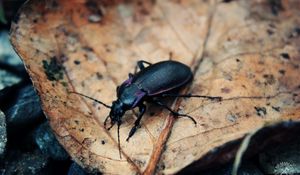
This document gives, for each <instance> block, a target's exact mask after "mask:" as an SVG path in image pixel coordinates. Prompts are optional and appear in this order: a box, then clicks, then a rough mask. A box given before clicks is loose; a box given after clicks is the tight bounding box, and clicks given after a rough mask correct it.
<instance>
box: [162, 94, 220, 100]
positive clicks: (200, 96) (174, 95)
mask: <svg viewBox="0 0 300 175" xmlns="http://www.w3.org/2000/svg"><path fill="white" fill-rule="evenodd" d="M161 97H186V98H191V97H195V98H206V99H209V100H216V101H221V100H222V97H220V96H206V95H195V94H162V95H161Z"/></svg>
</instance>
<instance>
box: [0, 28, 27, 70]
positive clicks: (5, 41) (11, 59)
mask: <svg viewBox="0 0 300 175" xmlns="http://www.w3.org/2000/svg"><path fill="white" fill-rule="evenodd" d="M0 43H1V44H0V63H5V64H8V65H11V66H22V67H23V69H24V66H23V63H22V61H21V59H20V57H19V56H18V54H17V53H16V52H15V51H14V49H13V47H12V45H11V43H10V41H9V35H8V32H7V31H0Z"/></svg>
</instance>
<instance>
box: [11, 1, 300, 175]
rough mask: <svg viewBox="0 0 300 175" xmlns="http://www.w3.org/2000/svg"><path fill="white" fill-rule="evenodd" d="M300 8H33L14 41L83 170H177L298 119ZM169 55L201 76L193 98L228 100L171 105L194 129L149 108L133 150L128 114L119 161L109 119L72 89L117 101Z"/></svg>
mask: <svg viewBox="0 0 300 175" xmlns="http://www.w3.org/2000/svg"><path fill="white" fill-rule="evenodd" d="M299 8H300V3H299V1H296V0H295V1H284V0H283V1H267V0H265V1H261V0H257V1H246V0H244V1H224V2H223V1H214V0H209V1H196V0H181V1H180V0H178V1H176V0H172V1H171V0H170V1H164V0H157V1H125V2H122V1H117V0H115V1H106V0H103V1H101V2H98V1H91V0H80V1H79V0H78V1H71V2H70V1H67V0H60V1H38V0H32V1H29V2H27V3H26V4H25V5H24V7H23V8H22V9H21V10H20V14H19V16H18V19H16V21H15V24H13V25H12V30H11V40H12V43H13V45H14V47H15V49H16V51H17V52H18V54H19V55H20V56H21V57H22V58H23V60H24V64H25V66H26V68H27V71H28V72H29V74H30V76H31V78H32V81H33V83H34V86H35V87H36V89H37V91H38V93H39V95H40V97H41V101H42V105H43V109H44V112H45V114H46V115H47V117H48V119H49V121H50V124H51V126H52V128H53V130H54V131H55V134H56V136H57V138H58V139H59V141H60V143H61V144H62V145H63V146H64V147H65V148H66V150H67V151H68V152H69V154H70V155H71V156H72V158H73V159H74V160H76V161H77V162H78V163H79V164H80V165H82V166H84V167H86V168H88V169H90V170H98V171H101V172H103V173H105V174H140V173H144V174H153V173H158V174H174V173H176V172H179V171H180V170H182V169H183V168H185V167H187V166H188V165H190V164H191V163H195V162H197V161H198V160H201V158H202V157H203V156H205V155H207V154H214V153H213V151H212V152H210V151H211V150H214V149H215V148H218V147H220V146H222V145H224V144H225V143H228V142H231V141H235V140H238V139H241V138H242V137H243V136H244V135H245V134H246V133H248V132H250V131H252V130H255V129H256V128H259V127H261V126H263V125H264V124H265V123H266V122H274V121H281V120H298V119H299V114H300V108H299V107H300V103H299V102H300V94H299V91H300V79H299V72H300V69H299V65H300V64H299V63H300V59H299V58H300V57H299V46H298V45H299V43H300V42H299V41H300V39H299V38H300V36H299V35H300V28H299V26H300V25H299V24H300V21H299V20H300V18H299ZM170 58H171V59H174V60H178V61H180V62H183V63H185V64H187V65H189V66H191V68H192V69H193V70H194V72H195V78H194V81H193V83H192V84H191V85H190V87H188V88H187V89H185V90H184V91H190V92H191V93H193V94H202V95H211V96H222V97H223V100H222V101H221V102H216V101H208V100H203V99H197V98H194V99H191V98H190V99H179V100H177V101H176V102H174V105H173V106H172V107H173V109H180V112H183V113H188V114H189V115H191V116H193V117H194V118H195V119H196V120H197V122H198V124H197V126H196V127H195V126H194V125H193V124H192V122H191V121H190V120H188V119H186V118H178V119H175V118H174V117H173V116H172V115H170V114H169V113H168V112H167V111H165V110H162V109H160V108H158V107H155V106H151V105H150V106H148V110H147V113H146V114H145V116H144V117H143V119H142V126H141V128H140V129H139V130H138V131H137V133H136V134H135V135H134V136H133V137H132V139H131V140H130V141H129V142H126V141H125V139H126V137H127V135H128V132H129V130H130V129H131V127H132V125H133V123H134V120H135V117H134V114H133V113H132V112H128V113H126V115H125V116H124V117H123V121H124V122H123V124H122V125H121V130H120V133H121V149H122V160H120V158H119V153H118V146H117V141H116V140H117V132H116V128H113V129H112V130H110V131H107V130H105V129H104V128H103V121H104V119H105V117H106V116H107V114H108V112H109V111H108V110H107V109H106V108H104V107H103V106H101V105H100V104H96V103H94V102H92V101H90V100H88V99H85V98H82V97H80V96H77V95H74V94H69V93H68V91H70V90H75V91H77V92H80V93H83V94H86V95H88V96H91V97H93V98H96V99H100V100H102V101H104V102H105V103H108V104H109V103H111V102H112V101H113V100H115V99H116V93H115V91H116V86H117V85H119V84H120V83H122V82H123V81H124V80H125V79H126V78H127V76H128V73H130V72H133V69H134V67H135V64H136V61H137V60H140V59H144V60H147V61H149V62H152V63H155V62H158V61H161V60H166V59H170ZM153 113H154V114H153ZM150 114H153V115H150ZM233 156H234V152H232V153H231V154H228V157H227V159H228V160H229V159H231V158H232V157H233Z"/></svg>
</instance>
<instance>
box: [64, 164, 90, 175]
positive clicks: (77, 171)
mask: <svg viewBox="0 0 300 175" xmlns="http://www.w3.org/2000/svg"><path fill="white" fill-rule="evenodd" d="M68 175H88V173H87V172H85V171H84V169H83V168H81V167H80V166H79V165H78V164H77V163H75V162H73V163H72V164H71V166H70V168H69V172H68Z"/></svg>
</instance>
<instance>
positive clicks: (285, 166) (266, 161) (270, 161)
mask: <svg viewBox="0 0 300 175" xmlns="http://www.w3.org/2000/svg"><path fill="white" fill-rule="evenodd" d="M259 163H260V165H261V167H262V170H263V171H264V173H265V174H299V173H300V141H299V137H298V138H295V140H293V141H292V142H290V143H288V144H281V145H272V147H271V148H269V149H267V150H266V151H265V152H262V153H261V154H259Z"/></svg>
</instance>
